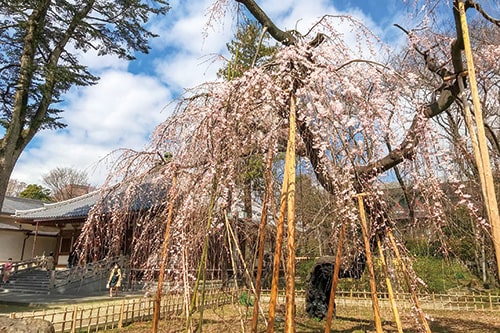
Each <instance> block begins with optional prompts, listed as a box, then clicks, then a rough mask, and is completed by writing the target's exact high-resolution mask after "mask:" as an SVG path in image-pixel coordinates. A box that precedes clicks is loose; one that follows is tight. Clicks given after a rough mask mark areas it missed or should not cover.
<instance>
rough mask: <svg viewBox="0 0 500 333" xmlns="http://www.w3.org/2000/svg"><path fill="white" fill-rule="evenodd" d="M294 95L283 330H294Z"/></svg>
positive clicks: (291, 116)
mask: <svg viewBox="0 0 500 333" xmlns="http://www.w3.org/2000/svg"><path fill="white" fill-rule="evenodd" d="M296 112H297V109H296V105H295V95H292V96H290V126H289V135H288V141H289V143H290V144H289V145H288V147H287V148H288V150H287V157H286V158H287V159H288V162H289V163H288V164H287V168H288V189H287V208H288V209H287V226H288V228H287V231H288V234H287V263H286V293H285V300H286V301H285V304H286V307H285V330H284V331H285V332H286V333H294V332H295V250H296V249H295V131H296V128H295V117H296Z"/></svg>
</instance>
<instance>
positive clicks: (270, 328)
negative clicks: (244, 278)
mask: <svg viewBox="0 0 500 333" xmlns="http://www.w3.org/2000/svg"><path fill="white" fill-rule="evenodd" d="M289 144H290V142H288V145H289ZM287 151H288V147H287ZM287 163H288V159H285V174H284V175H283V184H282V186H281V197H280V211H279V216H278V223H277V225H276V248H275V250H274V258H273V278H272V283H271V293H270V296H269V314H268V319H267V333H273V332H274V318H275V316H276V302H277V299H278V282H279V274H280V257H281V243H282V242H283V231H284V225H285V209H286V202H287V200H286V199H287V190H288V167H287Z"/></svg>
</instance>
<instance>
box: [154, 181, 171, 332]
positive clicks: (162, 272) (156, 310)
mask: <svg viewBox="0 0 500 333" xmlns="http://www.w3.org/2000/svg"><path fill="white" fill-rule="evenodd" d="M176 186H177V173H176V172H174V175H173V176H172V185H171V188H170V202H169V206H168V215H167V221H166V223H165V234H164V236H163V248H162V252H161V264H160V272H159V276H158V286H157V290H156V299H155V303H154V304H155V306H154V311H153V323H152V328H151V332H152V333H157V332H158V322H159V321H160V304H161V294H162V288H163V275H165V266H166V264H167V253H168V252H167V250H168V242H169V239H170V226H171V225H172V217H173V210H174V200H175V187H176Z"/></svg>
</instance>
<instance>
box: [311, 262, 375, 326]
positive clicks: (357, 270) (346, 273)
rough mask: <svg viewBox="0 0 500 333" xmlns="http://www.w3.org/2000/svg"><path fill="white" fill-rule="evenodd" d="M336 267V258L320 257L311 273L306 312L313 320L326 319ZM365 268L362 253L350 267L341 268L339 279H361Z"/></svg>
mask: <svg viewBox="0 0 500 333" xmlns="http://www.w3.org/2000/svg"><path fill="white" fill-rule="evenodd" d="M334 266H335V257H333V256H324V257H320V258H318V260H317V261H316V263H315V264H314V266H313V267H312V269H311V272H310V273H309V276H308V278H307V286H306V312H307V314H308V315H309V317H311V318H319V319H323V318H325V317H326V314H327V312H328V302H329V300H330V291H331V288H332V276H333V269H334ZM365 266H366V255H365V254H364V252H360V253H359V254H357V255H356V256H355V257H354V258H353V260H352V262H351V263H350V264H349V266H348V267H342V266H341V267H340V270H339V279H347V278H350V279H359V278H361V275H363V271H364V269H365ZM334 311H335V304H334ZM334 313H335V312H334Z"/></svg>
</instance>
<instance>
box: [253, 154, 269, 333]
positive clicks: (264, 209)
mask: <svg viewBox="0 0 500 333" xmlns="http://www.w3.org/2000/svg"><path fill="white" fill-rule="evenodd" d="M272 165H273V151H272V149H270V150H269V152H268V155H267V170H266V193H265V194H264V200H263V203H262V210H261V215H260V225H259V253H258V259H257V277H256V278H255V301H254V304H253V316H252V328H251V331H252V333H257V325H258V323H259V306H260V289H261V280H262V268H263V267H262V266H263V262H264V240H265V234H266V224H267V205H268V202H269V200H271V197H272V176H273V175H272Z"/></svg>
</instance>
